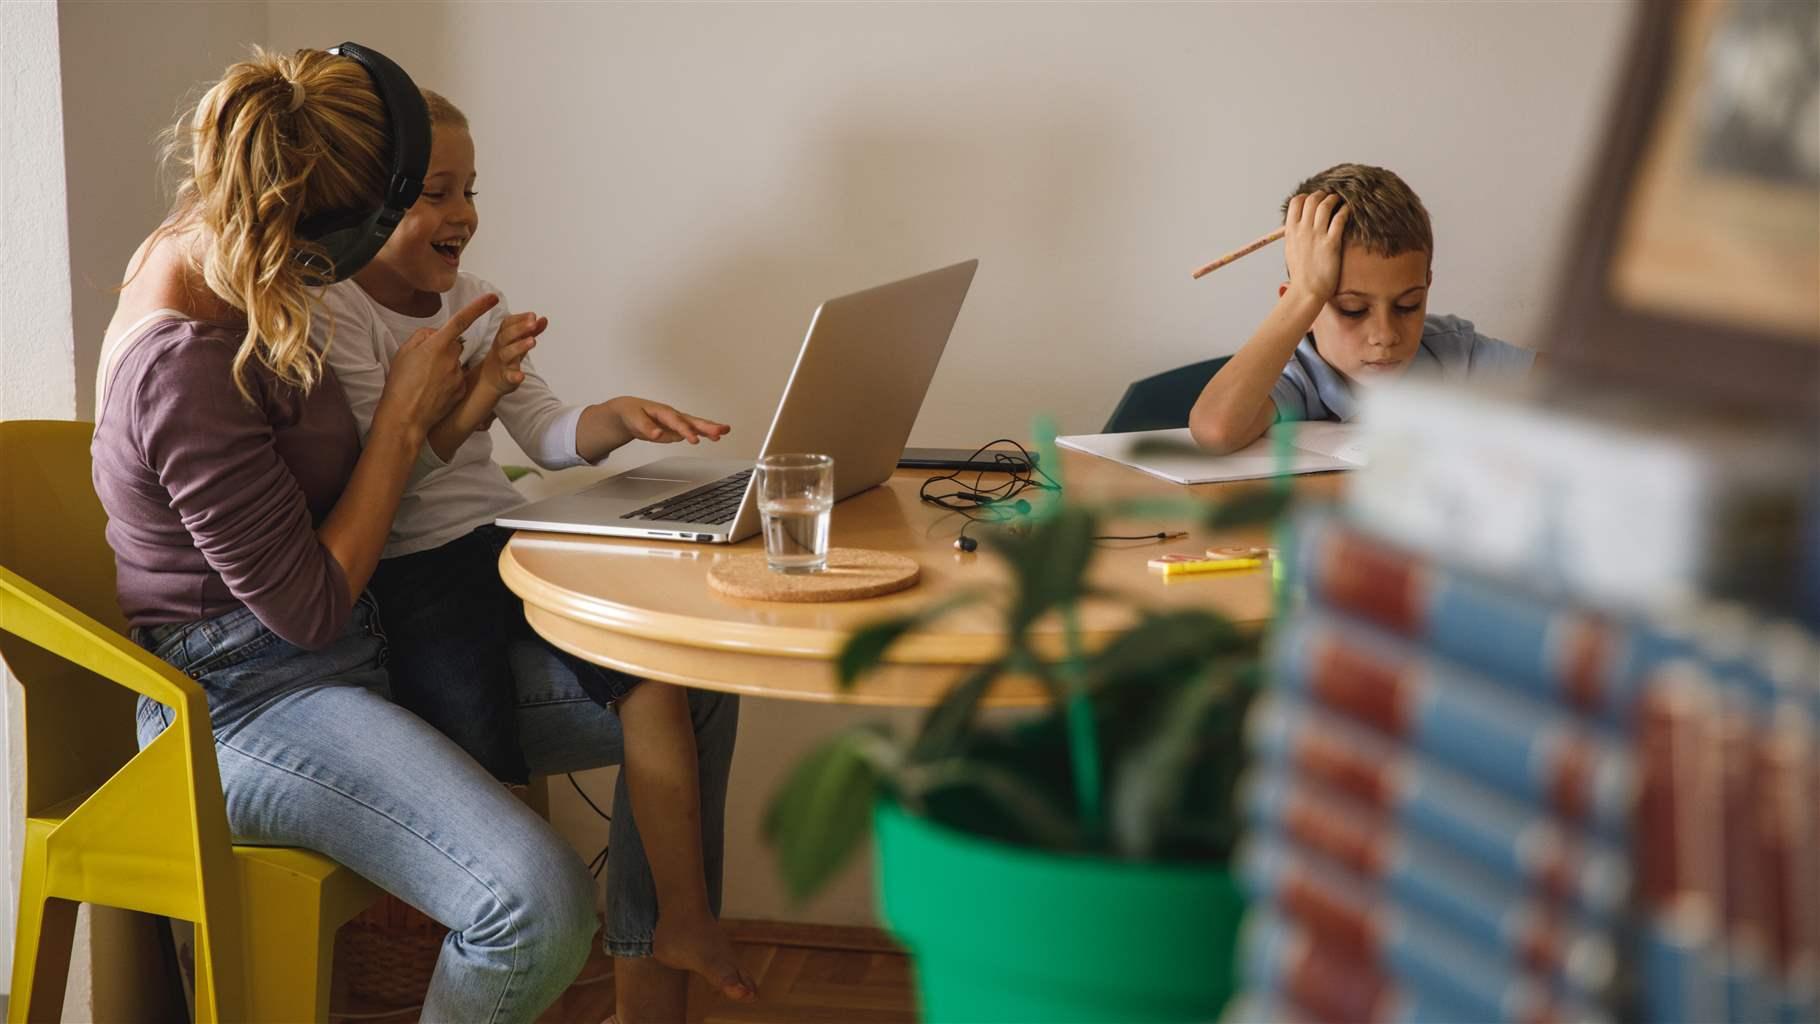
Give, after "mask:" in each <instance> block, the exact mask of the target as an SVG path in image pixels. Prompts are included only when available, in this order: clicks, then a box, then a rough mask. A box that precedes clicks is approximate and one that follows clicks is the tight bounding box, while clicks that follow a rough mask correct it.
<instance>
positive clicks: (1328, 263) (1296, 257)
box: [1283, 192, 1351, 305]
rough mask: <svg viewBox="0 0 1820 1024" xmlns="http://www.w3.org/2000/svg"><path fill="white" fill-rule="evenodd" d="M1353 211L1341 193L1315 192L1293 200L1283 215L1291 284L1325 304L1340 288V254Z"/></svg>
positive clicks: (1284, 239)
mask: <svg viewBox="0 0 1820 1024" xmlns="http://www.w3.org/2000/svg"><path fill="white" fill-rule="evenodd" d="M1350 212H1351V211H1349V210H1348V209H1347V208H1346V207H1345V206H1344V205H1343V204H1342V203H1341V201H1340V197H1339V196H1337V195H1333V194H1331V193H1327V192H1315V193H1312V194H1310V195H1300V196H1296V197H1295V198H1294V199H1291V200H1290V201H1289V209H1288V211H1287V212H1286V213H1285V214H1284V216H1283V229H1284V235H1283V246H1284V248H1285V249H1287V250H1288V252H1287V260H1288V263H1289V287H1291V288H1295V289H1299V290H1300V291H1302V292H1303V293H1304V294H1306V295H1307V296H1308V297H1309V298H1311V299H1314V300H1315V301H1316V302H1318V303H1320V304H1322V305H1326V304H1327V301H1328V300H1329V299H1331V298H1333V293H1334V292H1335V291H1337V290H1338V289H1339V287H1340V254H1341V252H1342V251H1343V249H1344V244H1345V236H1346V218H1347V215H1348V214H1349V213H1350Z"/></svg>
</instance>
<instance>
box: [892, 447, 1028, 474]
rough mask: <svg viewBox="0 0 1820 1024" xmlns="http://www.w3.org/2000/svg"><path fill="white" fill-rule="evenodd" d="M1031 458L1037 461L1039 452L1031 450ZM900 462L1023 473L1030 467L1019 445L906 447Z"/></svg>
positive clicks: (904, 466) (901, 464) (905, 465)
mask: <svg viewBox="0 0 1820 1024" xmlns="http://www.w3.org/2000/svg"><path fill="white" fill-rule="evenodd" d="M1030 461H1031V462H1034V461H1036V453H1035V452H1031V453H1030ZM897 465H898V468H900V469H948V470H955V469H971V470H985V471H986V472H988V473H994V472H996V473H1022V472H1025V471H1027V470H1028V469H1029V468H1030V463H1029V462H1026V461H1024V455H1023V453H1021V452H1019V451H1018V450H1017V449H1015V448H988V449H986V450H985V451H983V452H975V451H974V450H973V449H972V448H905V449H904V454H902V455H900V456H898V460H897Z"/></svg>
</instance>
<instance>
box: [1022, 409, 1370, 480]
mask: <svg viewBox="0 0 1820 1024" xmlns="http://www.w3.org/2000/svg"><path fill="white" fill-rule="evenodd" d="M1286 429H1287V430H1290V431H1291V434H1290V438H1291V441H1290V444H1291V447H1290V452H1289V455H1288V465H1286V466H1284V465H1278V457H1277V450H1276V448H1277V442H1276V437H1275V436H1274V435H1275V434H1276V433H1277V432H1278V431H1281V430H1286ZM1360 436H1361V435H1360V433H1359V429H1358V428H1357V427H1355V426H1353V425H1352V424H1350V423H1293V424H1289V423H1284V424H1278V425H1277V426H1275V427H1272V428H1271V432H1270V433H1269V434H1266V435H1265V436H1263V437H1260V438H1258V439H1257V440H1256V441H1253V442H1252V443H1251V444H1249V445H1246V446H1245V447H1243V448H1241V449H1239V450H1238V451H1236V452H1233V453H1232V454H1230V455H1213V454H1210V453H1206V452H1200V451H1190V450H1188V449H1191V448H1193V447H1194V439H1193V438H1192V437H1190V436H1189V434H1188V428H1187V427H1178V428H1176V429H1174V430H1138V431H1133V432H1131V433H1128V434H1073V435H1070V436H1067V437H1058V438H1056V439H1055V443H1056V444H1057V445H1059V446H1061V447H1063V448H1068V449H1072V450H1073V451H1077V452H1086V453H1087V454H1088V455H1097V456H1099V457H1100V458H1102V459H1111V460H1112V461H1114V462H1118V463H1122V464H1124V465H1127V466H1130V467H1131V468H1132V469H1136V470H1142V471H1143V472H1145V473H1149V474H1150V475H1151V476H1157V477H1162V478H1163V479H1164V480H1170V481H1173V482H1175V483H1178V484H1210V483H1220V482H1224V481H1228V480H1261V479H1263V478H1265V477H1272V476H1276V475H1278V474H1279V473H1285V472H1287V473H1331V472H1334V471H1336V470H1342V469H1358V468H1360V467H1362V466H1364V465H1365V453H1364V451H1363V450H1362V449H1361V447H1360ZM1146 442H1149V443H1151V444H1152V445H1153V446H1154V445H1157V444H1163V445H1168V446H1170V447H1171V448H1175V449H1179V450H1177V451H1154V452H1143V453H1140V452H1138V451H1137V450H1136V449H1138V448H1139V447H1140V446H1141V445H1143V444H1145V443H1146Z"/></svg>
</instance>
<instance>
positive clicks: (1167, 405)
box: [1100, 356, 1232, 434]
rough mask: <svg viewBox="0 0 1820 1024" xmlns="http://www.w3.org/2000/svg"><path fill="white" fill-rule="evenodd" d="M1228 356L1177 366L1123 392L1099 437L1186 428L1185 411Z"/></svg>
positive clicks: (1138, 382)
mask: <svg viewBox="0 0 1820 1024" xmlns="http://www.w3.org/2000/svg"><path fill="white" fill-rule="evenodd" d="M1230 358H1232V357H1231V356H1221V357H1219V358H1218V359H1207V360H1203V361H1202V362H1198V363H1190V364H1188V365H1187V366H1178V367H1176V368H1175V369H1173V370H1165V371H1163V372H1162V373H1159V374H1155V375H1154V376H1150V377H1145V378H1144V379H1143V380H1140V381H1137V382H1136V383H1134V384H1132V385H1131V386H1130V387H1128V388H1126V389H1125V397H1123V398H1121V399H1119V404H1118V408H1116V409H1114V410H1112V415H1111V417H1109V418H1108V419H1107V420H1106V426H1105V428H1104V429H1102V430H1101V431H1100V433H1102V434H1128V433H1130V432H1131V431H1134V430H1168V429H1171V428H1173V427H1185V426H1187V425H1188V412H1189V410H1191V409H1193V408H1194V400H1195V399H1197V398H1199V397H1201V389H1202V388H1204V387H1206V386H1207V382H1208V381H1210V380H1212V379H1213V375H1214V374H1216V373H1218V372H1219V370H1220V367H1222V366H1225V365H1226V360H1228V359H1230Z"/></svg>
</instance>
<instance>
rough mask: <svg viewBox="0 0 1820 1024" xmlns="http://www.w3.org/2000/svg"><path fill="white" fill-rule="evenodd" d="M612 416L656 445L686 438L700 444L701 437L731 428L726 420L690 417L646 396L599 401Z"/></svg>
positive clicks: (628, 430) (632, 433)
mask: <svg viewBox="0 0 1820 1024" xmlns="http://www.w3.org/2000/svg"><path fill="white" fill-rule="evenodd" d="M600 404H601V405H602V406H604V407H605V408H606V409H607V411H608V412H609V413H611V414H612V416H613V418H614V419H616V420H618V421H619V424H620V427H621V428H622V429H623V430H624V431H625V432H626V434H627V435H629V436H630V437H636V438H639V439H641V440H645V441H656V442H658V443H659V444H670V443H672V442H674V441H687V442H689V443H690V444H699V443H701V439H702V438H704V437H705V438H707V439H708V440H710V441H718V440H720V439H721V437H722V436H724V435H725V434H726V433H727V431H729V430H731V429H733V428H731V427H729V426H727V425H726V424H725V423H716V422H714V421H713V420H708V419H703V418H701V417H700V416H691V415H689V414H688V413H686V412H681V411H678V410H677V409H675V408H674V407H672V406H668V405H665V404H664V403H662V402H653V401H651V400H649V399H645V398H635V397H633V396H631V395H622V396H620V397H618V398H610V399H608V400H606V401H605V402H602V403H600Z"/></svg>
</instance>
